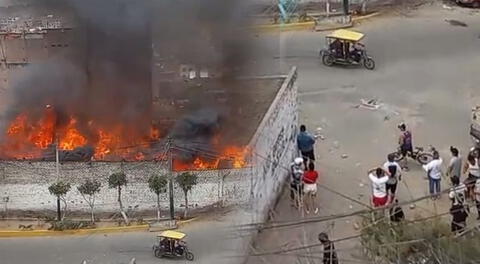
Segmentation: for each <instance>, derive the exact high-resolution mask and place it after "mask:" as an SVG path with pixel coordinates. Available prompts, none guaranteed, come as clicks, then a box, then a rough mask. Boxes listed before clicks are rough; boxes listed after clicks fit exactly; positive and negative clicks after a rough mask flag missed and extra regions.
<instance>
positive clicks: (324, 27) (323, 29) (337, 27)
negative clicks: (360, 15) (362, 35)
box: [315, 22, 354, 32]
mask: <svg viewBox="0 0 480 264" xmlns="http://www.w3.org/2000/svg"><path fill="white" fill-rule="evenodd" d="M353 26H354V24H353V22H350V23H348V24H345V25H341V24H340V25H338V24H337V25H330V26H323V27H320V26H317V27H315V31H317V32H319V31H332V30H336V29H342V28H351V27H353Z"/></svg>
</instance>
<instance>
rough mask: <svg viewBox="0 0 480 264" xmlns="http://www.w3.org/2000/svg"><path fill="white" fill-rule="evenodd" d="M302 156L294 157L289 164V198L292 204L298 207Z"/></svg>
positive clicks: (302, 170) (300, 191)
mask: <svg viewBox="0 0 480 264" xmlns="http://www.w3.org/2000/svg"><path fill="white" fill-rule="evenodd" d="M303 173H304V168H303V158H300V157H298V158H295V160H294V161H293V163H292V164H291V165H290V199H291V201H292V204H293V206H295V207H297V208H299V207H300V205H301V204H300V200H301V198H302V177H303Z"/></svg>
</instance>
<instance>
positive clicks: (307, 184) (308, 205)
mask: <svg viewBox="0 0 480 264" xmlns="http://www.w3.org/2000/svg"><path fill="white" fill-rule="evenodd" d="M317 180H318V172H317V171H316V170H315V164H313V162H310V163H308V170H307V171H306V172H305V174H304V175H303V195H304V198H303V199H304V203H305V210H306V212H307V214H309V213H310V209H312V208H315V209H314V211H313V212H314V214H317V213H318V207H317V206H316V205H315V196H316V195H317Z"/></svg>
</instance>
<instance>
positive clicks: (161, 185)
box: [148, 175, 168, 220]
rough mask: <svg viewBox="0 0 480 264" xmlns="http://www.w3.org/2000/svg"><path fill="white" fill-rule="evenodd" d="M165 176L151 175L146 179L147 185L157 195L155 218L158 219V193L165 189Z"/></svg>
mask: <svg viewBox="0 0 480 264" xmlns="http://www.w3.org/2000/svg"><path fill="white" fill-rule="evenodd" d="M167 182H168V181H167V177H165V176H164V175H162V176H160V175H152V176H151V177H150V178H149V179H148V187H149V188H150V190H151V191H152V192H154V193H155V194H156V195H157V220H160V194H161V193H164V192H166V191H167V188H166V186H167Z"/></svg>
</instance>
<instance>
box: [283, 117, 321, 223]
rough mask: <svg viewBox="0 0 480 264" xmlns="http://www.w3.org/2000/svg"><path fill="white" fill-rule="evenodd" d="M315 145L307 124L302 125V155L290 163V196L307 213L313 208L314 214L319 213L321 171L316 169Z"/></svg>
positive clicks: (300, 146) (300, 145)
mask: <svg viewBox="0 0 480 264" xmlns="http://www.w3.org/2000/svg"><path fill="white" fill-rule="evenodd" d="M314 145H315V137H314V136H313V135H311V134H310V133H308V132H307V128H306V127H305V125H301V126H300V133H299V134H298V136H297V146H298V149H299V151H300V154H301V157H297V158H295V160H294V161H293V163H292V164H291V165H290V172H291V178H290V198H291V200H292V204H293V205H294V206H295V207H297V208H299V209H302V208H304V209H305V212H306V213H307V214H309V213H310V211H311V210H313V212H314V214H317V213H318V206H316V203H315V196H316V194H317V180H318V177H319V173H318V171H317V170H315V153H314Z"/></svg>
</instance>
